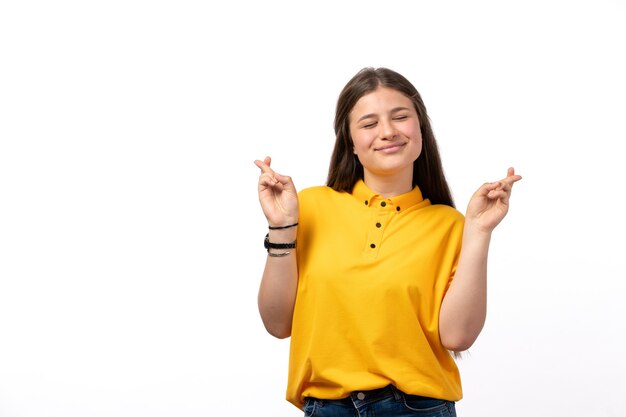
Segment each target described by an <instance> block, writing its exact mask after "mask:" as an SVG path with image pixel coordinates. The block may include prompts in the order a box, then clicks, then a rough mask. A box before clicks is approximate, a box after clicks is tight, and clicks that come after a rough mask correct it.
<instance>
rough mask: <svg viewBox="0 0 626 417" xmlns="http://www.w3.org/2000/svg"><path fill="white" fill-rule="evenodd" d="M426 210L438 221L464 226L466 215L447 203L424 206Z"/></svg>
mask: <svg viewBox="0 0 626 417" xmlns="http://www.w3.org/2000/svg"><path fill="white" fill-rule="evenodd" d="M424 212H425V213H428V215H429V216H432V217H433V218H434V219H436V220H437V221H438V222H441V223H444V224H448V225H450V226H461V227H462V226H463V224H464V223H465V216H464V215H463V213H461V212H460V211H458V210H457V209H456V208H454V207H450V206H446V205H445V204H432V205H430V206H428V207H425V208H424Z"/></svg>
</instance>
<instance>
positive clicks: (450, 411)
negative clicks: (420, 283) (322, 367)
mask: <svg viewBox="0 0 626 417" xmlns="http://www.w3.org/2000/svg"><path fill="white" fill-rule="evenodd" d="M304 416H305V417H374V416H376V417H415V416H420V417H456V410H455V408H454V402H453V401H446V400H438V399H435V398H429V397H420V396H418V395H408V394H405V393H403V392H402V391H400V390H398V389H397V388H395V387H394V386H393V385H389V386H387V387H385V388H381V389H376V390H372V391H355V392H353V393H352V394H350V396H349V397H347V398H343V399H341V400H320V399H318V398H306V399H305V402H304Z"/></svg>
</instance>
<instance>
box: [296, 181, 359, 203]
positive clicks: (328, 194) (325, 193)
mask: <svg viewBox="0 0 626 417" xmlns="http://www.w3.org/2000/svg"><path fill="white" fill-rule="evenodd" d="M341 195H349V194H347V193H341V192H338V191H335V190H333V189H332V188H330V187H328V186H326V185H317V186H314V187H308V188H304V189H302V190H300V191H299V192H298V198H299V199H300V200H305V201H317V200H319V199H330V198H337V197H339V196H341Z"/></svg>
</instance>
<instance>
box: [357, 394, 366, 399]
mask: <svg viewBox="0 0 626 417" xmlns="http://www.w3.org/2000/svg"><path fill="white" fill-rule="evenodd" d="M356 397H357V398H358V399H359V400H364V399H365V394H363V393H362V392H359V393H358V394H357V395H356Z"/></svg>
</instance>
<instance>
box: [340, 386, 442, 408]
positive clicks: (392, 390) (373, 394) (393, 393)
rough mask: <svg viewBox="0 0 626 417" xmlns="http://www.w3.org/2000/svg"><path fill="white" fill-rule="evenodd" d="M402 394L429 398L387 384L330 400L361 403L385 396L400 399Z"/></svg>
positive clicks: (351, 403) (384, 397) (415, 397)
mask: <svg viewBox="0 0 626 417" xmlns="http://www.w3.org/2000/svg"><path fill="white" fill-rule="evenodd" d="M403 396H407V397H412V398H414V399H424V400H429V399H431V398H429V397H421V396H419V395H408V394H405V393H403V392H402V391H400V390H399V389H397V388H396V387H394V386H393V385H387V386H386V387H384V388H378V389H373V390H364V391H354V392H352V393H351V394H350V396H349V397H346V398H342V399H339V400H330V401H337V402H340V403H343V404H347V405H353V404H355V403H356V402H360V403H362V404H367V403H372V402H375V401H380V400H384V399H386V398H395V399H396V400H399V399H401V398H402V397H403Z"/></svg>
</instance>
